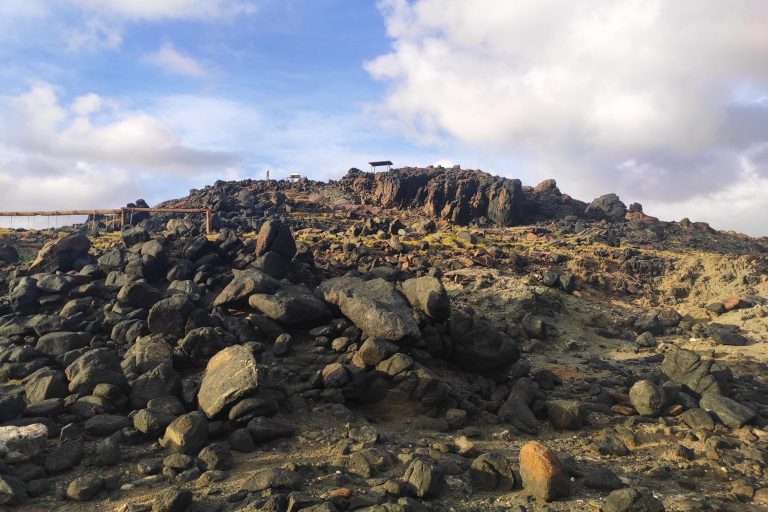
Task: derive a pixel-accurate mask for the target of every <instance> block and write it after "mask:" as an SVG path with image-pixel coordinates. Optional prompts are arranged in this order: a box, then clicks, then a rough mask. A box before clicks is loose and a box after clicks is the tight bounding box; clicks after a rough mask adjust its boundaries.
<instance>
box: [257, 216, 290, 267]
mask: <svg viewBox="0 0 768 512" xmlns="http://www.w3.org/2000/svg"><path fill="white" fill-rule="evenodd" d="M295 255H296V242H295V241H294V239H293V235H292V234H291V230H290V228H288V226H287V225H285V224H283V223H282V222H281V221H279V220H268V221H267V222H265V223H264V224H263V225H262V226H261V230H260V231H259V236H258V238H257V239H256V256H257V257H258V258H257V259H256V261H255V262H254V266H255V267H256V268H259V269H261V270H263V271H264V272H265V273H267V274H269V275H270V276H272V277H274V278H277V279H282V278H283V277H285V276H286V275H287V274H288V270H289V269H290V266H291V260H292V259H293V257H294V256H295Z"/></svg>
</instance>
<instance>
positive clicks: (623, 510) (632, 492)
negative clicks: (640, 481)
mask: <svg viewBox="0 0 768 512" xmlns="http://www.w3.org/2000/svg"><path fill="white" fill-rule="evenodd" d="M603 512H664V504H663V503H662V502H661V501H659V500H658V499H657V498H655V497H654V496H653V494H652V493H651V492H650V491H648V490H645V489H619V490H616V491H613V492H612V493H611V494H609V495H608V497H607V498H605V504H604V505H603Z"/></svg>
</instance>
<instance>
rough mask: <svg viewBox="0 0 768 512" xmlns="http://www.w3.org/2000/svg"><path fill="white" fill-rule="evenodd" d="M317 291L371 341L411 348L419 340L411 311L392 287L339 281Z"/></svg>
mask: <svg viewBox="0 0 768 512" xmlns="http://www.w3.org/2000/svg"><path fill="white" fill-rule="evenodd" d="M318 290H319V292H320V293H321V294H322V296H323V299H325V300H326V301H327V302H330V303H331V304H334V305H337V306H339V309H341V312H342V313H344V315H345V316H346V317H347V318H349V319H350V320H352V322H354V324H355V325H356V326H357V327H359V328H360V329H362V330H363V332H364V333H365V334H367V335H368V336H369V337H372V338H380V339H384V340H389V341H394V342H400V343H405V344H408V343H412V342H414V341H415V340H417V339H418V338H419V336H420V332H419V326H418V324H417V323H416V320H414V318H413V314H412V313H411V308H410V307H409V306H408V303H407V302H406V301H405V299H404V298H403V297H402V296H401V295H400V294H399V293H398V292H397V290H396V289H395V285H394V284H392V283H389V282H387V281H385V280H383V279H373V280H371V281H365V280H363V279H360V278H356V277H336V278H333V279H329V280H327V281H325V282H323V283H322V284H321V285H320V286H319V287H318Z"/></svg>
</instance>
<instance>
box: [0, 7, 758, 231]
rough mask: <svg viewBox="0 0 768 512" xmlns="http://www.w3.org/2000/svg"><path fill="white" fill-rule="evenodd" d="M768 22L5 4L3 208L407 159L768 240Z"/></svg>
mask: <svg viewBox="0 0 768 512" xmlns="http://www.w3.org/2000/svg"><path fill="white" fill-rule="evenodd" d="M766 24H768V4H766V3H765V2H764V1H763V0H744V1H742V2H740V3H739V4H738V7H734V6H733V5H731V4H730V3H726V2H721V1H719V0H680V1H676V2H674V3H670V2H663V1H661V0H644V1H639V0H584V1H583V2H576V3H574V2H568V1H565V0H518V1H516V2H508V1H506V0H476V1H474V2H466V1H462V0H410V1H408V0H381V1H379V2H375V1H373V0H283V1H276V0H57V1H54V0H4V2H3V3H2V4H0V204H2V206H0V207H2V208H3V209H32V208H34V209H39V208H74V207H116V206H118V205H121V204H124V203H126V202H128V201H132V200H135V199H136V198H139V197H142V198H145V199H146V200H147V201H149V202H150V203H155V202H158V201H160V200H163V199H167V198H171V197H179V196H182V195H185V194H186V193H187V191H188V190H189V189H190V188H193V187H201V186H204V185H206V184H210V183H212V182H213V181H215V180H217V179H238V178H248V177H253V178H259V177H262V176H263V175H264V171H265V170H266V169H271V170H272V174H273V176H285V175H287V174H288V173H289V172H291V171H294V170H296V171H299V172H301V173H303V174H306V175H309V176H311V177H314V178H317V179H324V180H325V179H329V178H338V177H340V176H342V175H343V174H344V173H345V171H346V170H347V169H348V168H349V167H353V166H355V167H362V168H365V167H366V162H368V161H369V160H371V159H381V158H389V159H392V160H393V161H395V163H396V164H398V165H429V164H432V163H435V162H437V161H447V162H456V163H461V164H462V165H463V166H464V167H470V168H481V169H484V170H487V171H490V172H494V173H498V174H503V175H506V176H511V177H519V178H521V179H523V182H524V183H525V184H531V185H535V184H536V183H537V182H538V181H540V180H542V179H546V178H550V177H553V178H555V179H557V181H558V183H559V184H560V187H561V189H562V190H563V191H564V192H567V193H570V194H572V195H574V196H575V197H578V198H580V199H584V200H590V199H591V198H593V197H596V196H598V195H601V194H604V193H608V192H617V193H619V194H620V195H621V196H622V198H623V199H624V200H625V202H627V203H629V202H633V201H640V202H642V203H643V204H644V205H645V206H646V211H647V212H649V213H651V214H655V215H658V216H660V217H662V218H665V219H679V218H682V217H685V216H688V217H691V218H693V219H697V220H705V221H709V222H711V223H712V224H713V225H715V226H716V227H718V228H728V229H737V230H742V231H745V232H749V233H752V234H766V233H768V226H766V225H765V223H764V222H763V221H762V220H761V214H762V212H764V211H765V208H766V207H768V170H767V169H766V167H767V166H768V92H766V91H768V59H766V58H765V56H766V55H767V54H768V35H766V31H765V26H766ZM681 27H685V28H686V30H681Z"/></svg>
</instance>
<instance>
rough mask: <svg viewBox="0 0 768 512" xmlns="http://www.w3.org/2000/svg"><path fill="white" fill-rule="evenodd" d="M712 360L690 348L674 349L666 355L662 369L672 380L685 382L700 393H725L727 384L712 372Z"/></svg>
mask: <svg viewBox="0 0 768 512" xmlns="http://www.w3.org/2000/svg"><path fill="white" fill-rule="evenodd" d="M712 364H713V363H712V361H709V360H702V359H701V356H699V355H698V354H696V353H695V352H691V351H689V350H682V349H678V350H674V351H672V352H669V353H667V354H666V355H665V356H664V361H663V362H662V363H661V371H662V373H663V374H664V375H666V376H667V378H669V379H670V380H672V381H675V382H677V383H679V384H683V385H684V386H686V387H687V388H688V389H690V390H691V391H693V392H694V393H696V394H698V395H703V394H704V393H712V392H713V393H719V394H723V392H724V391H725V385H724V384H723V383H722V382H721V381H720V380H718V378H717V377H716V375H714V374H713V373H712Z"/></svg>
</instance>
